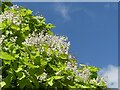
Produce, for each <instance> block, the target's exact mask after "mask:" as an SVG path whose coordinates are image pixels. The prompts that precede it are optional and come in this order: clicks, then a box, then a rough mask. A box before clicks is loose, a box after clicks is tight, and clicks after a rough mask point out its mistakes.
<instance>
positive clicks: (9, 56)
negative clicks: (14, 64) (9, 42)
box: [0, 51, 15, 60]
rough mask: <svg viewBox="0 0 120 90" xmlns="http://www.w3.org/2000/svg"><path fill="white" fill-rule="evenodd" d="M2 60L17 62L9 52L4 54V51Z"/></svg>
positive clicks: (1, 56) (0, 56) (1, 55)
mask: <svg viewBox="0 0 120 90" xmlns="http://www.w3.org/2000/svg"><path fill="white" fill-rule="evenodd" d="M0 58H1V59H4V60H15V58H14V57H13V56H11V55H10V54H8V53H7V52H3V51H2V52H1V54H0Z"/></svg>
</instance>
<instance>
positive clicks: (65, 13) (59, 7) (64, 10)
mask: <svg viewBox="0 0 120 90" xmlns="http://www.w3.org/2000/svg"><path fill="white" fill-rule="evenodd" d="M55 10H56V11H57V12H58V13H59V14H60V15H61V16H62V17H63V18H64V19H65V20H69V19H70V16H69V11H70V8H69V7H68V6H65V5H64V4H62V3H58V4H56V6H55Z"/></svg>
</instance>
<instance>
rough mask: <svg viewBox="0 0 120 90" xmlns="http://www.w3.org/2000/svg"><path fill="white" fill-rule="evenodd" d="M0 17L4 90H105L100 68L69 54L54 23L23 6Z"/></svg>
mask: <svg viewBox="0 0 120 90" xmlns="http://www.w3.org/2000/svg"><path fill="white" fill-rule="evenodd" d="M2 4H3V5H4V8H3V10H2V13H1V15H0V17H1V18H2V19H1V20H0V21H1V22H0V30H1V33H2V36H1V38H0V45H1V47H2V48H1V55H0V59H2V66H1V69H2V82H1V83H0V85H1V87H2V88H3V89H4V88H24V89H27V88H31V89H34V88H43V89H47V90H48V89H50V90H51V89H59V88H60V90H61V89H65V90H66V89H68V90H70V89H71V88H89V89H93V88H94V89H101V90H102V89H103V88H106V89H107V86H106V82H105V81H104V79H103V78H102V77H100V76H99V75H98V73H97V72H98V71H99V70H100V69H99V68H96V67H94V66H87V65H83V64H80V66H78V64H77V60H76V59H75V58H74V57H73V56H72V55H71V54H70V53H69V46H70V42H68V39H67V37H63V36H57V35H55V34H54V33H53V32H52V31H51V29H52V28H53V27H54V25H53V24H51V23H48V24H47V23H46V22H45V18H44V17H43V16H35V15H33V14H32V11H31V10H30V9H25V8H24V7H22V6H17V5H13V6H11V5H10V6H8V5H7V4H5V3H2Z"/></svg>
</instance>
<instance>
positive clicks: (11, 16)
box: [0, 5, 22, 25]
mask: <svg viewBox="0 0 120 90" xmlns="http://www.w3.org/2000/svg"><path fill="white" fill-rule="evenodd" d="M11 8H12V9H19V6H17V5H13V6H12V7H11ZM18 13H19V12H18ZM4 20H10V21H12V23H13V24H16V25H20V24H21V20H22V17H21V16H20V15H19V14H17V13H13V12H11V11H10V10H8V11H5V12H4V13H3V14H2V15H0V23H2V22H3V21H4Z"/></svg>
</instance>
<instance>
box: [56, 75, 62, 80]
mask: <svg viewBox="0 0 120 90" xmlns="http://www.w3.org/2000/svg"><path fill="white" fill-rule="evenodd" d="M61 78H64V76H54V79H55V80H58V79H61Z"/></svg>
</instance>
